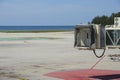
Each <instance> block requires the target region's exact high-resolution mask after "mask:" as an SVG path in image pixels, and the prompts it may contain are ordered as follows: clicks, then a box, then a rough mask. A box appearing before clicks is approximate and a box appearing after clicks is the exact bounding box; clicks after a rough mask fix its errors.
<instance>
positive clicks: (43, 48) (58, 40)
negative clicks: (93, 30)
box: [0, 32, 120, 80]
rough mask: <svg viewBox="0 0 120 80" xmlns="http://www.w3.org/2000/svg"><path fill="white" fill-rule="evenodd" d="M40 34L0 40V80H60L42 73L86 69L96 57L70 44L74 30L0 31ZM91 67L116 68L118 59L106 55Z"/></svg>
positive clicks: (119, 65)
mask: <svg viewBox="0 0 120 80" xmlns="http://www.w3.org/2000/svg"><path fill="white" fill-rule="evenodd" d="M15 37H42V38H43V37H44V38H47V39H40V40H17V41H0V80H60V79H57V78H51V77H47V76H44V74H47V73H50V72H55V71H67V70H79V69H90V68H91V67H92V66H93V65H94V64H95V63H96V62H97V61H98V60H99V59H98V58H96V57H95V56H94V54H93V52H92V51H89V50H87V51H86V50H77V49H75V48H74V47H73V44H74V32H51V33H0V38H15ZM119 53H120V49H109V50H106V54H105V55H106V57H105V58H104V59H103V60H102V61H101V62H100V63H99V64H98V65H96V66H95V67H94V69H107V70H120V61H112V60H110V59H109V57H108V55H109V54H119Z"/></svg>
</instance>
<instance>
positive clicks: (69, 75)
mask: <svg viewBox="0 0 120 80" xmlns="http://www.w3.org/2000/svg"><path fill="white" fill-rule="evenodd" d="M45 76H49V77H55V78H60V79H63V80H120V71H117V70H97V69H93V70H90V69H86V70H74V71H64V72H62V71H61V72H51V73H48V74H45Z"/></svg>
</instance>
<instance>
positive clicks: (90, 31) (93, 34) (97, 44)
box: [74, 24, 106, 50]
mask: <svg viewBox="0 0 120 80" xmlns="http://www.w3.org/2000/svg"><path fill="white" fill-rule="evenodd" d="M105 30H106V29H105V27H104V26H101V25H95V24H88V25H80V24H79V25H76V27H75V43H74V47H75V48H78V49H92V50H93V49H105V48H106V31H105Z"/></svg>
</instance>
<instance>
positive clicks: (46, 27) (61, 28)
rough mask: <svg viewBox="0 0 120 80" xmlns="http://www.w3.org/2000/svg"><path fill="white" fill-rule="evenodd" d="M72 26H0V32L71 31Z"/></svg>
mask: <svg viewBox="0 0 120 80" xmlns="http://www.w3.org/2000/svg"><path fill="white" fill-rule="evenodd" d="M73 29H74V26H0V30H73Z"/></svg>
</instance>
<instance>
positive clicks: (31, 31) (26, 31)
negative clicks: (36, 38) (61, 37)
mask: <svg viewBox="0 0 120 80" xmlns="http://www.w3.org/2000/svg"><path fill="white" fill-rule="evenodd" d="M66 31H73V30H0V32H2V33H41V32H66Z"/></svg>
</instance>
